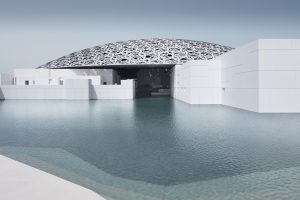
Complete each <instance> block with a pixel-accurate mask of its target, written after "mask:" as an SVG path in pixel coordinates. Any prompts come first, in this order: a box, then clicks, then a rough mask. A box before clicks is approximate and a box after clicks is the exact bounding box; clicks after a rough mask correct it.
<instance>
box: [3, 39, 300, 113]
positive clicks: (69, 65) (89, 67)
mask: <svg viewBox="0 0 300 200" xmlns="http://www.w3.org/2000/svg"><path fill="white" fill-rule="evenodd" d="M0 83H1V86H0V99H3V100H9V99H63V100H64V99H65V100H89V99H91V100H93V99H94V100H97V99H134V98H139V97H146V96H159V95H170V96H171V97H173V98H174V99H178V100H181V101H183V102H186V103H188V104H222V105H226V106H231V107H235V108H240V109H244V110H248V111H254V112H259V113H295V112H300V39H259V40H256V41H254V42H251V43H249V44H246V45H244V46H242V47H239V48H236V49H233V48H230V47H226V46H222V45H217V44H213V43H207V42H201V41H193V40H182V39H156V38H154V39H142V40H130V41H121V42H115V43H108V44H105V45H100V46H95V47H92V48H88V49H84V50H81V51H79V52H75V53H71V54H69V55H67V56H63V57H61V58H58V59H57V60H54V61H51V62H48V63H46V64H45V65H42V66H40V67H37V68H31V69H26V68H19V69H15V70H14V72H13V73H1V75H0Z"/></svg>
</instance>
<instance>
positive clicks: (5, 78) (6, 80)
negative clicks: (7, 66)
mask: <svg viewBox="0 0 300 200" xmlns="http://www.w3.org/2000/svg"><path fill="white" fill-rule="evenodd" d="M13 78H14V76H13V74H9V73H0V85H13Z"/></svg>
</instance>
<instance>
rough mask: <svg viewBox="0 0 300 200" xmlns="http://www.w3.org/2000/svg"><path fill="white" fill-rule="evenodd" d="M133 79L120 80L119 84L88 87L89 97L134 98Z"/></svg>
mask: <svg viewBox="0 0 300 200" xmlns="http://www.w3.org/2000/svg"><path fill="white" fill-rule="evenodd" d="M134 97H135V82H134V80H121V85H94V86H92V87H91V89H90V99H134Z"/></svg>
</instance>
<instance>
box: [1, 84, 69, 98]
mask: <svg viewBox="0 0 300 200" xmlns="http://www.w3.org/2000/svg"><path fill="white" fill-rule="evenodd" d="M0 90H1V92H0V93H2V94H3V96H2V99H6V100H9V99H65V87H64V86H62V85H53V86H48V85H29V86H28V85H2V86H0Z"/></svg>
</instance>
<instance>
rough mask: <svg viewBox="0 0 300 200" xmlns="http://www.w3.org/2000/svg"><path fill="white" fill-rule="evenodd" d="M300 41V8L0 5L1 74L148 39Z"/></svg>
mask: <svg viewBox="0 0 300 200" xmlns="http://www.w3.org/2000/svg"><path fill="white" fill-rule="evenodd" d="M153 37H162V38H180V39H191V40H200V41H207V42H213V43H218V44H222V45H228V46H231V47H239V46H241V45H243V44H245V43H247V42H250V41H252V40H255V39H258V38H300V1H299V0H205V1H204V0H84V1H83V0H51V1H46V0H26V1H25V0H24V1H21V0H0V71H4V72H6V71H10V70H11V69H13V68H24V67H28V68H32V67H37V66H39V65H42V64H44V63H46V62H48V61H50V60H53V59H56V58H58V57H61V56H64V55H67V54H69V53H72V52H74V51H78V50H81V49H84V48H88V47H92V46H95V45H100V44H105V43H107V42H115V41H121V40H128V39H142V38H153Z"/></svg>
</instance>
